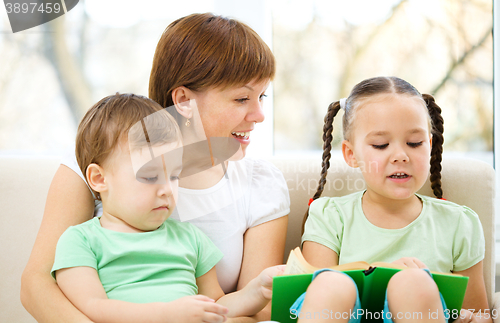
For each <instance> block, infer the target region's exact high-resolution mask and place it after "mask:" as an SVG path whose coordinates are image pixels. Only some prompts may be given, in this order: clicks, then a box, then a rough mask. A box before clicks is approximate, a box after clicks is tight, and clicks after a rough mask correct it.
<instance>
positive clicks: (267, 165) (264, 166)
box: [232, 157, 283, 177]
mask: <svg viewBox="0 0 500 323" xmlns="http://www.w3.org/2000/svg"><path fill="white" fill-rule="evenodd" d="M232 163H233V164H234V166H235V167H234V168H235V170H236V171H240V172H241V171H246V172H249V174H252V175H253V176H280V177H283V174H282V173H281V171H280V170H279V169H278V167H276V166H275V165H274V164H273V163H272V162H270V161H269V160H265V159H261V158H254V157H245V158H242V159H240V160H238V161H233V162H232Z"/></svg>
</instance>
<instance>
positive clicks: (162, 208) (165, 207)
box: [153, 206, 168, 211]
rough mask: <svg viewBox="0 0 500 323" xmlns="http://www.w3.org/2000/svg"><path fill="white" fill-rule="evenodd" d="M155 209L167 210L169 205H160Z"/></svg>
mask: <svg viewBox="0 0 500 323" xmlns="http://www.w3.org/2000/svg"><path fill="white" fill-rule="evenodd" d="M153 210H154V211H166V210H168V206H160V207H157V208H154V209H153Z"/></svg>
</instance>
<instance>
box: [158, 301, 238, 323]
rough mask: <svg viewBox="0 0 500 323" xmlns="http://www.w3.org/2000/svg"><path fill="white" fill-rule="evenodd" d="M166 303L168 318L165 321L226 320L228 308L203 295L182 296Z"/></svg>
mask: <svg viewBox="0 0 500 323" xmlns="http://www.w3.org/2000/svg"><path fill="white" fill-rule="evenodd" d="M165 304H168V305H169V306H170V307H169V310H168V312H169V313H168V316H169V318H170V319H169V320H167V321H166V322H196V323H198V322H200V323H201V322H209V323H222V322H225V321H226V317H225V315H226V314H227V313H228V309H227V308H226V307H225V306H222V305H220V304H217V303H215V301H214V300H213V299H211V298H209V297H207V296H204V295H193V296H184V297H181V298H179V299H177V300H175V301H172V302H169V303H165Z"/></svg>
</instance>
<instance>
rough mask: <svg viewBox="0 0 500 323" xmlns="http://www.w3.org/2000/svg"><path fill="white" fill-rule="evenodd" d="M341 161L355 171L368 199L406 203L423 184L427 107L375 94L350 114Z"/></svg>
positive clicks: (410, 99)
mask: <svg viewBox="0 0 500 323" xmlns="http://www.w3.org/2000/svg"><path fill="white" fill-rule="evenodd" d="M355 113H356V114H355V116H354V120H353V122H352V124H351V126H352V127H353V129H352V132H351V138H350V139H349V140H348V141H347V140H344V142H343V143H342V152H343V154H344V159H345V160H346V162H347V163H348V164H349V165H350V166H352V167H359V168H360V169H361V172H362V173H363V177H364V179H365V181H366V185H367V194H368V195H369V196H370V197H371V198H379V199H380V198H385V199H390V200H394V199H400V200H401V199H408V198H412V197H413V196H414V193H415V192H417V191H418V190H419V189H420V188H421V187H422V186H423V185H424V183H425V181H426V180H427V177H428V175H429V169H430V164H429V162H430V154H431V141H432V138H431V134H430V129H429V119H428V114H427V112H426V107H425V106H424V104H423V103H422V101H421V100H419V99H418V98H416V97H413V96H409V95H401V94H380V95H377V96H374V97H373V98H370V99H369V100H366V101H364V102H362V103H361V106H359V107H358V108H357V110H356V111H355Z"/></svg>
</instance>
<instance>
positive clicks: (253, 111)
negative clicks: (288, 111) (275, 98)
mask: <svg viewBox="0 0 500 323" xmlns="http://www.w3.org/2000/svg"><path fill="white" fill-rule="evenodd" d="M264 118H265V116H264V106H263V102H262V101H261V100H258V101H254V103H253V104H252V105H251V106H250V109H249V111H248V114H247V117H246V120H247V121H249V122H255V123H259V122H262V121H264Z"/></svg>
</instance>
